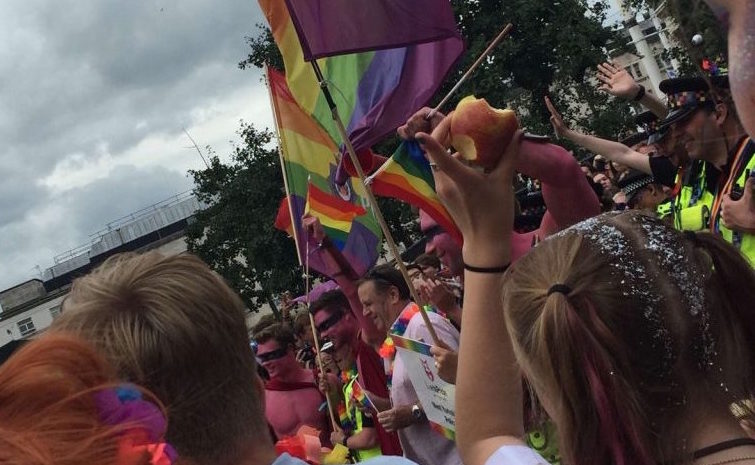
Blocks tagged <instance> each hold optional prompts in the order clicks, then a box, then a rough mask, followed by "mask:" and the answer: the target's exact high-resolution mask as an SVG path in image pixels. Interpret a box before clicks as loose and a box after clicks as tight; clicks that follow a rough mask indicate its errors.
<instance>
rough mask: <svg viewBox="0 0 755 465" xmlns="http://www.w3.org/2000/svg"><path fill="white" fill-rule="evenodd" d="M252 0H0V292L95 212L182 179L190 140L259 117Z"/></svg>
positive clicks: (263, 106)
mask: <svg viewBox="0 0 755 465" xmlns="http://www.w3.org/2000/svg"><path fill="white" fill-rule="evenodd" d="M260 21H262V14H261V12H260V11H259V7H258V6H257V2H256V1H255V0H223V1H218V2H212V1H207V0H180V1H179V0H141V1H136V2H126V1H115V0H59V1H51V0H3V1H2V4H1V6H0V30H2V31H3V36H4V44H3V47H2V48H0V140H2V142H3V144H2V147H1V148H0V173H2V179H1V181H0V290H2V289H5V288H7V287H10V286H13V285H15V284H18V283H20V282H22V281H24V280H26V279H30V278H33V277H35V276H36V273H37V270H36V269H35V266H37V265H39V266H41V267H42V268H46V267H48V266H50V265H52V258H53V256H55V255H56V254H58V253H61V252H65V251H66V250H68V249H71V248H73V247H76V246H78V245H81V244H83V243H86V242H88V241H89V235H90V234H91V233H94V232H95V231H97V230H99V229H100V228H102V227H103V226H104V225H105V224H106V223H107V222H109V221H112V220H114V219H117V218H120V217H121V216H124V215H127V214H129V213H131V212H133V211H136V210H138V209H140V208H143V207H145V206H148V205H150V204H152V203H156V202H158V201H160V200H163V199H165V198H167V197H170V196H172V195H174V194H177V193H180V192H183V191H186V190H189V189H191V187H192V182H191V179H190V178H189V177H187V174H186V171H187V170H188V169H196V168H201V167H202V161H201V160H200V158H199V156H198V155H197V153H196V151H195V150H194V149H193V148H191V149H189V148H187V147H189V146H190V141H189V140H188V138H187V137H186V135H185V134H184V133H183V129H182V128H186V129H187V130H188V131H189V133H190V134H191V135H192V137H193V138H194V139H195V140H196V141H197V143H198V144H199V145H200V147H204V146H205V145H208V144H209V145H211V146H212V147H213V149H214V150H215V151H216V152H217V153H218V154H219V155H221V156H223V155H225V154H228V153H230V149H231V144H230V141H231V140H234V139H236V138H237V136H236V134H235V131H236V130H237V128H238V127H239V124H238V122H239V119H244V120H246V121H249V122H252V123H254V124H255V125H258V126H262V127H264V126H271V124H272V117H271V114H270V108H269V100H268V97H267V91H266V89H265V86H264V85H263V84H262V83H261V82H260V80H259V76H260V74H259V73H258V72H256V71H249V70H247V71H241V70H239V69H238V68H237V66H236V65H237V63H238V62H239V61H240V60H241V59H242V58H244V57H246V54H247V49H248V46H247V45H246V43H245V41H244V36H245V35H249V34H255V33H256V28H255V26H254V24H255V23H257V22H260Z"/></svg>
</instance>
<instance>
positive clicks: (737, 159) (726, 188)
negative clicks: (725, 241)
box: [709, 137, 750, 233]
mask: <svg viewBox="0 0 755 465" xmlns="http://www.w3.org/2000/svg"><path fill="white" fill-rule="evenodd" d="M749 140H750V139H749V137H745V138H744V139H743V140H742V143H741V144H740V146H739V150H737V154H736V155H734V159H733V160H732V163H731V169H730V170H729V176H728V178H726V182H725V183H724V184H723V188H721V184H720V183H719V189H718V192H716V198H715V199H714V200H713V208H712V209H711V214H710V224H709V226H710V230H711V232H713V233H718V232H720V231H719V229H720V228H719V214H720V213H721V203H722V202H723V200H724V198H725V197H726V196H727V195H729V193H730V192H731V189H732V186H733V185H734V182H735V181H736V179H737V176H738V174H739V169H740V168H741V167H742V166H741V165H742V162H743V161H744V159H743V158H742V155H743V154H744V152H745V149H746V148H747V145H748V142H749ZM722 179H723V178H722Z"/></svg>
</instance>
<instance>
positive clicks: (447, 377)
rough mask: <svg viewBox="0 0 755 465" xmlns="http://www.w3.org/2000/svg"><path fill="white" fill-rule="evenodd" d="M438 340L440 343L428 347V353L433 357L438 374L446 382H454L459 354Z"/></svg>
mask: <svg viewBox="0 0 755 465" xmlns="http://www.w3.org/2000/svg"><path fill="white" fill-rule="evenodd" d="M439 342H440V345H438V346H432V347H431V348H430V353H431V354H433V358H434V359H435V366H436V367H437V368H438V376H440V378H441V379H442V380H443V381H445V382H447V383H450V384H456V369H457V367H458V365H459V354H458V353H456V352H454V351H453V350H451V348H450V347H448V345H446V344H445V343H444V342H443V341H439Z"/></svg>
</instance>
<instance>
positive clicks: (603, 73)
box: [597, 62, 640, 100]
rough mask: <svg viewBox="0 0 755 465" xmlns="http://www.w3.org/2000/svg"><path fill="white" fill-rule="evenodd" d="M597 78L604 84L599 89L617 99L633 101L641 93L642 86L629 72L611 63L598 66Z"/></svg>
mask: <svg viewBox="0 0 755 465" xmlns="http://www.w3.org/2000/svg"><path fill="white" fill-rule="evenodd" d="M597 77H598V80H600V82H602V84H601V86H600V87H598V88H599V89H600V90H602V91H604V92H607V93H609V94H611V95H613V96H615V97H621V98H623V99H626V100H632V99H634V98H635V97H636V96H637V93H638V92H639V91H640V85H639V84H637V82H636V81H635V80H634V78H633V77H632V75H630V74H629V73H628V72H627V70H625V69H624V68H618V67H616V66H614V65H613V64H612V63H609V62H605V63H603V64H600V65H598V75H597Z"/></svg>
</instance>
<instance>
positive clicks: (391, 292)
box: [388, 286, 401, 304]
mask: <svg viewBox="0 0 755 465" xmlns="http://www.w3.org/2000/svg"><path fill="white" fill-rule="evenodd" d="M388 292H389V294H388V295H389V296H390V299H391V303H392V304H395V303H397V302H398V301H399V300H401V299H400V296H399V292H398V288H397V287H396V286H391V289H390V290H389V291H388Z"/></svg>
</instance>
